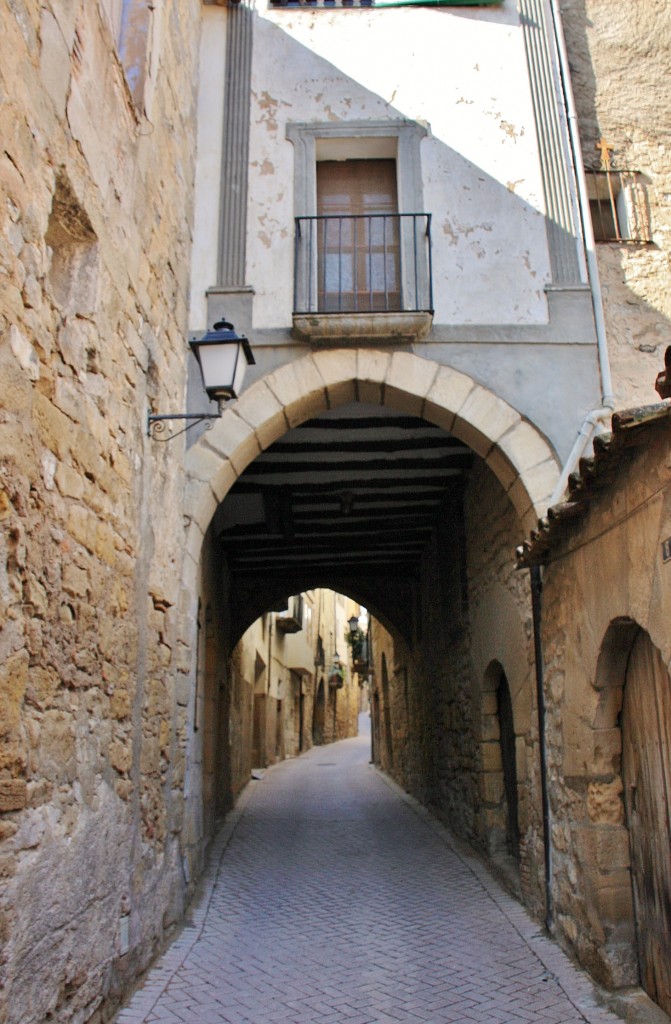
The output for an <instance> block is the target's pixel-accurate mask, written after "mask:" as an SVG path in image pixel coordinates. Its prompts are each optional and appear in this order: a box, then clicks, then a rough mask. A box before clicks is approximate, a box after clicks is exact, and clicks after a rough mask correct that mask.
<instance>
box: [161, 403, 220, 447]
mask: <svg viewBox="0 0 671 1024" xmlns="http://www.w3.org/2000/svg"><path fill="white" fill-rule="evenodd" d="M219 419H221V409H219V410H218V412H185V413H162V414H160V415H159V414H151V415H149V416H147V437H150V438H151V439H152V441H164V442H165V441H172V440H174V439H175V438H176V437H179V435H180V434H185V433H186V432H187V430H191V427H195V426H197V425H198V424H199V423H205V424H206V427H205V429H206V430H211V429H212V427H213V425H214V424H213V420H219ZM166 420H190V421H191V422H190V423H187V425H186V426H185V427H182V429H181V430H175V431H173V430H170V428H168V426H167V423H166ZM166 431H167V432H168V433H167V436H166V437H163V436H162V435H163V434H164V433H165V432H166Z"/></svg>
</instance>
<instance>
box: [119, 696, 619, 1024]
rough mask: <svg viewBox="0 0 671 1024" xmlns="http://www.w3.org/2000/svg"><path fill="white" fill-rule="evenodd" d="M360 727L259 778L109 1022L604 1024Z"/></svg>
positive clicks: (577, 976)
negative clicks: (184, 918)
mask: <svg viewBox="0 0 671 1024" xmlns="http://www.w3.org/2000/svg"><path fill="white" fill-rule="evenodd" d="M367 725H368V719H367V716H362V729H361V733H360V735H359V736H358V737H357V738H355V739H351V740H344V741H341V742H339V743H335V744H331V745H329V746H326V747H317V748H313V749H312V750H310V751H309V752H308V753H307V754H304V755H303V756H301V757H299V758H297V759H294V760H290V761H285V762H283V763H281V764H278V765H276V766H275V767H273V768H272V769H271V770H270V771H268V772H266V773H265V774H264V775H263V778H262V779H259V780H257V781H255V782H252V783H250V785H249V786H248V787H247V790H246V792H245V794H244V796H243V798H242V800H241V801H240V804H239V806H238V808H237V809H236V811H235V812H234V813H233V814H232V815H231V816H229V819H228V821H227V825H226V827H225V828H224V830H223V831H222V832H221V833H220V835H219V837H218V839H217V842H216V845H215V849H214V850H213V855H212V857H211V862H210V870H209V874H208V875H207V877H206V879H205V891H204V893H203V895H202V898H201V899H200V901H199V904H198V906H197V907H196V909H195V911H194V913H193V914H192V917H191V919H190V921H189V923H188V924H187V927H186V928H185V929H184V930H183V931H182V933H181V934H180V936H179V938H178V939H177V940H176V941H175V942H174V943H173V945H172V946H171V947H170V949H169V950H168V951H167V952H166V954H165V955H164V956H163V957H162V959H160V960H159V961H158V963H157V964H156V966H155V967H154V968H153V969H152V970H151V971H150V972H149V974H148V976H147V978H146V979H145V982H144V984H143V985H142V987H141V988H140V989H139V990H138V991H137V992H136V993H135V995H134V997H133V998H132V999H131V1001H130V1003H129V1004H128V1006H127V1007H126V1008H125V1009H124V1010H122V1011H121V1012H120V1014H119V1015H118V1016H117V1019H116V1021H117V1024H308V1022H314V1024H411V1022H412V1024H420V1022H427V1021H428V1022H431V1024H447V1022H464V1024H467V1022H472V1021H478V1022H482V1024H485V1022H487V1024H491V1022H501V1024H514V1022H522V1021H534V1022H539V1024H545V1022H547V1024H573V1022H576V1024H577V1022H587V1024H606V1022H608V1021H616V1020H618V1019H619V1018H617V1017H615V1016H614V1015H613V1014H612V1013H611V1012H610V1011H608V1010H605V1009H603V1008H601V1007H600V1006H599V1003H598V998H597V995H596V993H595V990H594V988H593V986H592V985H591V983H590V982H589V981H588V980H587V978H586V976H584V975H582V974H581V973H580V972H578V971H577V970H576V969H575V968H574V967H573V966H572V964H571V963H570V962H569V960H568V959H567V958H566V957H565V956H564V954H563V953H562V952H561V951H560V950H559V948H558V947H557V946H556V945H555V944H554V943H553V942H552V941H551V940H549V939H547V938H545V937H544V936H543V935H542V934H541V933H540V930H539V926H538V925H537V924H535V923H534V922H533V921H532V920H531V918H530V917H529V916H528V915H527V913H526V912H525V911H524V909H523V908H522V907H521V905H520V904H519V903H518V902H517V901H516V900H515V899H514V898H513V897H511V896H509V895H508V894H507V893H506V892H505V891H504V890H503V889H502V888H501V886H500V885H499V884H498V883H497V882H496V881H494V880H493V879H492V877H491V876H490V875H489V873H488V872H487V870H486V869H485V868H484V866H483V865H482V864H481V862H480V861H479V860H478V859H477V858H475V857H474V856H473V854H471V853H469V852H467V851H466V850H465V848H464V847H462V846H461V845H460V844H457V843H455V842H454V840H453V839H452V838H451V837H450V835H449V833H448V832H447V831H446V830H445V829H444V828H443V827H442V826H441V825H440V824H438V823H437V822H436V820H435V819H433V818H432V817H431V816H430V815H429V814H428V813H427V812H426V811H425V810H423V809H422V808H421V807H420V806H419V805H418V804H417V803H416V802H415V801H414V800H412V799H411V798H409V797H407V796H406V795H405V794H404V793H403V792H402V791H401V790H400V789H399V788H398V787H396V786H395V785H394V784H393V783H391V782H389V781H388V780H387V779H386V778H385V777H384V776H383V775H382V774H380V773H379V772H378V771H377V770H376V769H375V768H373V767H371V765H370V764H369V756H370V737H369V735H367V730H366V726H367Z"/></svg>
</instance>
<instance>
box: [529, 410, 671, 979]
mask: <svg viewBox="0 0 671 1024" xmlns="http://www.w3.org/2000/svg"><path fill="white" fill-rule="evenodd" d="M669 454H670V449H669V436H668V420H665V421H663V422H662V423H661V424H659V425H657V426H653V427H648V428H646V432H645V435H644V437H642V438H641V444H640V446H639V447H637V448H635V449H633V450H628V451H621V452H620V459H619V468H618V471H617V475H616V476H615V477H614V479H611V481H610V482H609V484H608V486H607V487H604V488H602V491H601V494H597V495H594V496H593V497H592V500H591V503H590V507H589V511H588V512H587V514H586V516H585V517H584V519H581V520H579V521H578V522H577V523H576V525H575V526H574V527H572V529H571V531H570V533H569V534H568V536H567V537H566V539H565V541H563V542H562V543H560V544H559V545H558V546H557V547H556V548H555V549H554V550H553V551H552V553H551V560H550V563H549V564H548V566H547V569H546V570H545V578H544V588H543V603H544V613H543V620H544V626H543V646H544V651H545V664H546V688H547V696H548V724H547V739H548V761H549V764H548V768H549V777H550V780H551V811H552V818H553V823H552V840H553V894H554V903H555V914H556V924H557V930H558V934H559V936H560V938H562V939H563V941H564V942H565V943H567V944H569V945H570V946H571V947H572V949H573V951H574V952H575V953H576V955H577V956H578V958H579V959H580V961H581V963H583V964H584V965H585V966H586V967H587V968H589V969H590V970H591V971H592V973H593V974H594V975H595V976H596V977H597V978H598V979H599V980H600V981H601V982H603V983H604V984H607V985H609V986H614V987H619V986H622V985H631V984H636V983H637V981H638V966H637V956H636V947H635V934H634V911H633V905H632V887H631V875H630V870H629V868H630V860H629V843H628V833H627V829H626V825H625V814H624V806H623V798H622V789H623V786H622V771H621V749H622V744H621V730H620V719H619V711H620V708H621V706H622V687H623V684H624V680H625V669H626V662H627V656H628V652H629V650H630V648H631V644H632V642H633V637H634V635H635V634H636V632H637V631H638V628H639V627H641V628H642V629H644V630H646V631H647V632H648V634H649V636H650V639H651V641H652V643H653V645H654V646H655V647H657V649H658V650H659V651H660V653H661V655H662V658H663V660H664V662H665V664H667V665H668V664H669V660H670V658H671V646H670V645H669V634H668V621H669V613H670V608H669V604H670V601H671V597H670V595H671V588H670V587H669V574H670V573H671V562H668V561H667V562H664V561H663V558H662V550H661V542H662V541H663V540H664V539H666V538H667V537H668V536H669V535H670V534H671V489H670V488H669V479H668V464H669ZM660 742H663V738H661V739H660Z"/></svg>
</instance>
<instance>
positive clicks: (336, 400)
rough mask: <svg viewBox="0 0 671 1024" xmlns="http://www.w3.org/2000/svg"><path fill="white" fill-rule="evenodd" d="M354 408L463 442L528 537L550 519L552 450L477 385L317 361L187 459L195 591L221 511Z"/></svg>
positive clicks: (294, 365)
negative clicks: (322, 420) (278, 453)
mask: <svg viewBox="0 0 671 1024" xmlns="http://www.w3.org/2000/svg"><path fill="white" fill-rule="evenodd" d="M352 401H361V402H371V403H373V404H377V405H385V406H388V407H389V408H391V409H394V410H396V411H399V412H404V413H406V414H408V415H414V416H420V417H423V418H424V419H426V420H428V421H429V422H431V423H435V424H437V425H438V426H440V427H442V428H443V429H444V430H447V431H448V432H450V433H451V434H453V435H454V436H455V437H457V438H459V439H460V440H462V441H463V442H464V443H465V444H467V445H468V446H469V447H470V448H472V450H473V451H474V452H475V453H476V454H477V455H479V456H480V457H481V458H482V459H484V461H485V463H486V464H487V465H488V466H489V468H490V469H491V471H492V472H493V473H494V475H495V476H496V477H497V479H498V480H499V482H500V483H501V486H502V487H503V488H504V490H505V491H506V493H507V494H508V496H509V498H510V501H511V502H512V505H513V507H514V508H515V510H516V512H517V515H518V516H519V518H520V521H521V527H522V529H524V530H527V531H528V530H529V529H530V528H532V527H534V526H535V525H536V522H537V519H538V518H539V516H540V515H542V514H543V513H544V512H545V510H546V507H547V501H548V498H549V496H550V495H551V493H552V491H553V488H554V486H555V484H556V483H557V480H558V479H559V466H558V463H557V459H556V456H555V453H554V451H553V449H552V447H551V446H550V444H549V442H548V441H547V439H546V438H545V437H544V436H543V435H542V434H541V432H540V431H539V430H538V429H537V428H536V427H534V426H533V425H532V424H531V423H529V422H528V421H526V420H524V419H523V418H522V416H521V415H520V413H519V412H517V410H516V409H514V408H513V407H512V406H511V405H509V404H508V403H507V402H505V401H504V400H503V399H502V398H499V397H497V396H496V395H495V394H493V393H492V392H491V391H489V390H488V389H487V388H485V387H483V386H482V385H481V384H478V383H477V381H476V380H475V379H474V378H472V377H470V376H468V375H467V374H465V373H462V372H460V371H458V370H454V369H452V368H451V367H449V366H443V365H441V364H439V363H436V362H434V361H433V360H431V359H424V358H422V357H420V356H417V355H414V354H413V353H411V352H393V353H392V352H384V351H379V350H376V349H370V348H361V349H349V348H348V349H331V350H325V351H319V352H313V353H311V354H310V355H306V356H304V357H303V358H301V359H297V360H295V361H293V362H290V363H285V364H284V365H283V366H280V367H279V368H278V369H276V370H273V371H272V372H271V373H268V374H266V375H265V376H264V377H262V378H260V379H259V380H257V381H256V382H255V383H254V384H252V385H251V387H249V388H248V389H247V390H246V391H245V392H244V393H243V394H242V395H241V397H240V398H239V399H238V400H237V401H236V402H235V403H233V404H232V405H231V406H230V407H229V408H227V409H225V410H224V413H223V415H222V417H221V419H220V420H218V421H216V423H215V425H214V427H213V429H212V430H210V431H207V432H206V433H205V434H203V436H202V437H201V438H200V439H199V440H198V442H197V443H196V444H195V445H194V446H193V447H192V448H191V449H190V451H189V452H188V454H187V458H186V473H187V485H186V494H185V512H186V515H187V516H188V518H189V528H188V534H187V544H186V549H187V555H188V556H189V558H190V561H188V562H187V567H186V576H187V579H186V581H185V582H187V584H188V583H189V582H192V583H194V584H195V575H196V571H197V566H198V562H199V558H200V549H201V547H202V543H203V537H204V535H205V532H206V530H207V527H208V525H209V524H210V522H211V520H212V517H213V515H214V512H215V510H216V508H217V506H218V505H219V504H220V503H221V502H222V501H223V499H224V498H225V496H226V494H227V493H228V491H229V490H230V488H231V487H232V485H233V483H234V482H235V480H236V479H237V478H238V476H240V474H241V473H243V472H244V470H245V469H246V467H247V466H248V465H249V464H250V463H251V462H252V461H253V460H254V459H255V458H256V457H257V456H258V455H259V454H260V453H261V452H262V451H263V450H265V449H266V448H268V447H269V446H270V445H271V444H273V442H274V441H276V440H278V439H279V438H280V437H281V436H282V435H283V434H285V433H286V432H287V431H288V430H290V429H291V428H292V427H295V426H298V425H299V424H301V423H304V422H305V421H306V420H308V419H311V418H312V417H313V416H317V415H318V414H319V413H321V412H324V411H325V410H327V409H331V408H335V407H337V406H338V405H342V404H344V403H345V402H352ZM189 577H190V578H189Z"/></svg>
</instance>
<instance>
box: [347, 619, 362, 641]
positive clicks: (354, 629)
mask: <svg viewBox="0 0 671 1024" xmlns="http://www.w3.org/2000/svg"><path fill="white" fill-rule="evenodd" d="M347 624H348V626H349V635H350V637H352V638H354V637H355V636H356V635H357V633H358V632H359V616H358V615H352V616H351V617H350V618H349V619H348V620H347Z"/></svg>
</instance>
